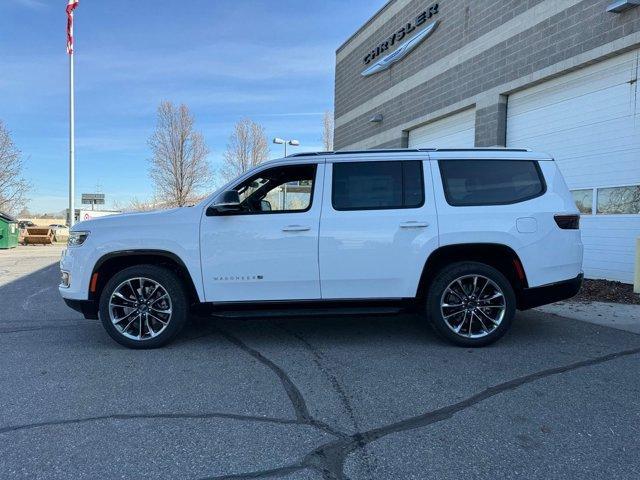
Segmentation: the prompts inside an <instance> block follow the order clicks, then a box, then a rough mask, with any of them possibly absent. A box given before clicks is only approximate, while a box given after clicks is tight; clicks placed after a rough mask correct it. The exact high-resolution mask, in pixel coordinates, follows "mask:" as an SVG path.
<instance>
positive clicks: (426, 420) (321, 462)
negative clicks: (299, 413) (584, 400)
mask: <svg viewBox="0 0 640 480" xmlns="http://www.w3.org/2000/svg"><path fill="white" fill-rule="evenodd" d="M639 353H640V348H634V349H630V350H623V351H620V352H615V353H610V354H608V355H602V356H600V357H595V358H591V359H588V360H582V361H580V362H575V363H571V364H568V365H564V366H561V367H554V368H549V369H546V370H541V371H539V372H535V373H531V374H529V375H524V376H522V377H518V378H515V379H512V380H508V381H506V382H502V383H499V384H497V385H493V386H491V387H488V388H486V389H485V390H483V391H481V392H479V393H476V394H475V395H472V396H470V397H468V398H466V399H464V400H461V401H459V402H456V403H453V404H451V405H447V406H445V407H441V408H438V409H435V410H431V411H428V412H425V413H423V414H422V415H418V416H415V417H411V418H408V419H405V420H401V421H399V422H394V423H390V424H388V425H385V426H382V427H378V428H374V429H371V430H367V431H365V432H360V433H355V434H353V435H349V436H347V437H346V438H340V439H338V440H334V441H332V442H329V443H326V444H324V445H321V446H320V447H318V448H316V449H315V450H313V451H312V452H311V453H309V454H308V455H306V456H305V457H303V458H302V459H301V460H300V461H298V462H295V463H292V464H290V465H285V466H283V467H280V468H277V469H270V470H260V471H255V472H248V473H242V474H234V475H223V476H215V477H207V480H227V479H229V480H230V479H253V478H266V477H273V476H274V475H281V474H289V473H294V472H298V471H301V470H305V469H312V470H315V471H318V472H319V473H321V474H322V477H323V479H324V480H348V477H347V476H346V474H345V473H344V464H345V461H346V459H347V456H348V455H350V454H351V453H353V452H354V451H356V450H357V449H359V448H362V446H364V445H367V444H369V443H372V442H374V441H376V440H379V439H380V438H383V437H385V436H387V435H390V434H392V433H399V432H406V431H409V430H414V429H417V428H423V427H426V426H429V425H433V424H434V423H438V422H442V421H444V420H448V419H450V418H451V417H453V416H454V415H455V414H457V413H460V412H463V411H465V410H467V409H469V408H471V407H473V406H474V405H476V404H478V403H480V402H483V401H484V400H487V399H489V398H492V397H495V396H497V395H499V394H502V393H505V392H509V391H512V390H515V389H518V388H520V387H522V386H523V385H527V384H529V383H532V382H535V381H537V380H541V379H543V378H548V377H551V376H554V375H560V374H562V373H567V372H571V371H573V370H577V369H580V368H585V367H590V366H594V365H599V364H602V363H605V362H609V361H612V360H615V359H618V358H622V357H628V356H631V355H637V354H639Z"/></svg>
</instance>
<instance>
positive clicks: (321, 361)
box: [271, 322, 374, 476]
mask: <svg viewBox="0 0 640 480" xmlns="http://www.w3.org/2000/svg"><path fill="white" fill-rule="evenodd" d="M271 323H272V325H275V326H276V327H278V328H279V329H280V330H282V331H283V332H285V333H286V334H288V335H290V336H292V337H293V338H295V339H296V340H298V341H299V342H300V343H302V345H303V346H304V347H305V348H306V349H307V350H308V351H309V352H310V353H311V356H312V357H313V363H315V365H316V367H317V368H318V369H319V370H320V372H322V374H323V375H324V376H325V377H327V379H328V380H329V382H330V383H331V386H332V388H333V390H334V392H335V393H336V394H337V395H338V398H339V400H340V402H341V403H342V405H343V407H344V409H345V410H346V412H347V415H348V417H349V420H350V421H351V424H352V425H353V428H354V429H355V430H356V431H358V430H359V429H360V422H358V419H357V417H356V415H355V412H354V410H353V407H352V405H351V402H350V400H349V396H348V395H347V392H346V391H345V390H344V388H343V386H342V384H341V383H340V381H339V380H338V378H337V377H336V375H335V374H334V373H333V372H332V371H331V369H330V367H328V366H327V365H325V358H324V355H323V354H322V352H321V351H319V350H318V349H317V348H316V347H315V346H313V345H312V344H311V343H310V342H309V341H308V340H307V339H306V338H304V337H303V336H302V335H300V334H298V333H296V332H293V331H291V330H289V329H288V328H286V327H285V326H283V325H282V324H280V323H276V322H271ZM361 450H362V460H363V462H364V465H365V468H366V469H367V472H368V473H369V476H371V475H372V474H373V466H372V463H374V461H373V459H372V458H371V457H370V456H369V452H367V449H366V445H361Z"/></svg>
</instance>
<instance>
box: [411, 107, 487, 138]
mask: <svg viewBox="0 0 640 480" xmlns="http://www.w3.org/2000/svg"><path fill="white" fill-rule="evenodd" d="M475 132H476V111H475V110H474V109H469V110H465V111H463V112H460V113H456V114H454V115H450V116H448V117H445V118H442V119H440V120H436V121H435V122H431V123H429V124H427V125H425V126H423V127H418V128H416V129H414V130H410V131H409V148H430V147H431V148H473V146H474V145H475V136H476V133H475Z"/></svg>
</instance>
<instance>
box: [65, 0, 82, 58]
mask: <svg viewBox="0 0 640 480" xmlns="http://www.w3.org/2000/svg"><path fill="white" fill-rule="evenodd" d="M78 3H80V0H69V3H68V4H67V53H68V54H69V55H71V54H73V11H74V10H75V9H76V7H77V6H78Z"/></svg>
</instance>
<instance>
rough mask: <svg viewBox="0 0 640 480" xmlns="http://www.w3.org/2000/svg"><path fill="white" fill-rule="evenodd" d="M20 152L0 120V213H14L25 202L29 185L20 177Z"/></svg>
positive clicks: (21, 164)
mask: <svg viewBox="0 0 640 480" xmlns="http://www.w3.org/2000/svg"><path fill="white" fill-rule="evenodd" d="M23 167H24V162H23V158H22V152H20V150H18V148H17V147H16V145H15V144H14V143H13V140H12V139H11V134H10V133H9V131H8V130H7V129H6V128H5V126H4V123H3V122H2V120H0V211H5V212H9V213H16V212H17V211H18V210H20V208H22V207H23V206H24V204H25V203H26V202H27V199H26V194H27V191H28V190H29V184H28V183H27V182H26V180H25V179H24V178H23V177H22V169H23Z"/></svg>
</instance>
